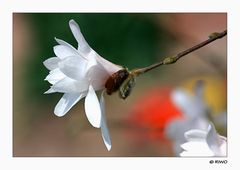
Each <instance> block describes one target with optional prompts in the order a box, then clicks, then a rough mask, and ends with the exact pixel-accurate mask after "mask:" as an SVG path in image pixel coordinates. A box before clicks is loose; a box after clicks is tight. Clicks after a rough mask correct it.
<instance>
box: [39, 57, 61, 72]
mask: <svg viewBox="0 0 240 170" xmlns="http://www.w3.org/2000/svg"><path fill="white" fill-rule="evenodd" d="M59 61H61V60H60V59H59V58H58V57H51V58H49V59H47V60H45V61H44V62H43V64H44V66H45V67H46V68H47V69H48V70H54V69H56V68H57V67H58V62H59Z"/></svg>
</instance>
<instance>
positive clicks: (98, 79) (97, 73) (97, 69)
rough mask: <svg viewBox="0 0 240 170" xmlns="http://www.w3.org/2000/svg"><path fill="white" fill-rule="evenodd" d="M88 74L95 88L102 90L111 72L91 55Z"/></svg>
mask: <svg viewBox="0 0 240 170" xmlns="http://www.w3.org/2000/svg"><path fill="white" fill-rule="evenodd" d="M86 76H87V77H88V78H89V81H90V83H91V84H92V85H93V87H94V89H95V90H101V89H103V88H104V85H105V83H106V81H107V79H108V78H109V76H110V74H108V72H107V71H106V70H105V69H104V67H103V66H102V65H100V64H99V63H98V62H97V61H96V60H95V58H94V57H91V59H90V60H89V64H88V66H87V73H86Z"/></svg>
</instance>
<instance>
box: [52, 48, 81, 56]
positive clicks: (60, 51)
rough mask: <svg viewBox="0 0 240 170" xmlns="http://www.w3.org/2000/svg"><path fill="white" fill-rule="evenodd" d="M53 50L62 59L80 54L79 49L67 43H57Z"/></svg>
mask: <svg viewBox="0 0 240 170" xmlns="http://www.w3.org/2000/svg"><path fill="white" fill-rule="evenodd" d="M53 51H54V53H55V55H56V56H57V57H59V58H60V59H64V58H66V57H69V56H80V55H79V53H78V51H77V50H75V49H73V48H71V47H69V46H65V45H56V46H54V47H53Z"/></svg>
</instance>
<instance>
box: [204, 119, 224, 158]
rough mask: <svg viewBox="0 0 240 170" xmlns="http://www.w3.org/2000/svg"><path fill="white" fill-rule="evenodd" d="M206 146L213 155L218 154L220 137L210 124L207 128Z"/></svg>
mask: <svg viewBox="0 0 240 170" xmlns="http://www.w3.org/2000/svg"><path fill="white" fill-rule="evenodd" d="M206 141H207V144H208V146H209V147H210V148H211V150H212V151H213V152H214V153H219V151H220V145H221V142H220V137H219V135H218V134H217V132H216V129H215V127H214V125H213V124H212V123H210V125H209V127H208V134H207V139H206Z"/></svg>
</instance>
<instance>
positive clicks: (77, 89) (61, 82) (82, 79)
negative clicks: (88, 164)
mask: <svg viewBox="0 0 240 170" xmlns="http://www.w3.org/2000/svg"><path fill="white" fill-rule="evenodd" d="M69 26H70V29H71V31H72V33H73V35H74V37H75V39H76V40H77V42H78V48H77V49H75V48H74V47H73V46H72V45H70V44H68V43H67V42H65V41H63V40H60V39H57V38H55V39H56V41H57V43H58V45H56V46H54V48H53V50H54V53H55V55H56V57H52V58H49V59H47V60H45V61H44V62H43V64H44V65H45V66H46V68H48V69H49V70H50V73H49V75H48V76H47V77H46V79H45V80H47V81H48V82H49V83H51V84H52V86H51V88H50V89H49V90H48V91H46V92H45V93H55V92H60V93H64V95H63V97H62V98H61V99H60V101H59V102H58V104H57V105H56V107H55V109H54V113H55V115H57V116H59V117H60V116H64V115H65V114H66V113H67V112H68V111H69V110H70V109H71V108H72V107H73V106H74V105H75V104H76V103H77V102H78V101H79V100H81V99H82V98H84V97H85V112H86V116H87V118H88V120H89V122H90V123H91V124H92V126H94V127H96V128H99V127H101V130H102V136H103V140H104V143H105V144H106V146H107V149H108V150H110V148H111V141H110V138H109V135H108V129H107V126H106V122H105V116H104V114H105V113H104V101H103V100H104V99H103V93H102V97H101V101H100V102H99V100H98V98H97V95H96V93H95V91H98V90H103V89H104V88H105V87H104V85H105V82H106V80H107V79H108V77H109V76H111V75H112V74H113V73H115V72H117V71H119V70H121V69H122V68H121V67H120V66H117V65H115V64H113V63H111V62H109V61H107V60H105V59H104V58H102V57H101V56H99V55H98V54H97V53H96V52H95V51H94V50H93V49H92V48H91V47H90V46H89V45H88V43H87V42H86V40H85V39H84V37H83V35H82V33H81V31H80V28H79V26H78V24H77V23H76V22H75V21H74V20H70V21H69Z"/></svg>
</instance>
